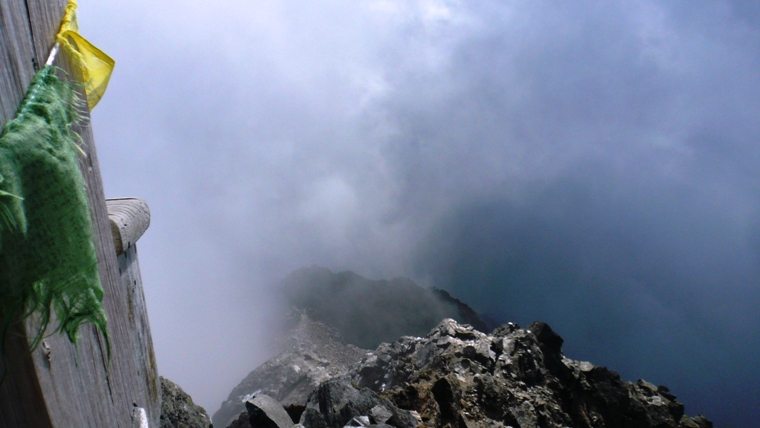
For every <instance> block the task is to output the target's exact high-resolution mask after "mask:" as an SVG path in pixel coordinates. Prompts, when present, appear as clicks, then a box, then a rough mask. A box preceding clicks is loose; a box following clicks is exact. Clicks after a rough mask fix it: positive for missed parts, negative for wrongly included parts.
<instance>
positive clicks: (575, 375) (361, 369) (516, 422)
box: [304, 319, 712, 428]
mask: <svg viewBox="0 0 760 428" xmlns="http://www.w3.org/2000/svg"><path fill="white" fill-rule="evenodd" d="M562 343H563V340H562V338H561V337H560V336H559V335H557V334H556V333H555V332H554V331H552V329H551V328H550V327H549V326H548V325H546V324H544V323H534V324H532V325H531V326H529V327H528V328H527V329H524V330H523V329H520V328H519V327H518V326H517V325H515V324H507V325H504V326H502V327H499V328H497V329H496V330H494V331H493V332H492V333H491V334H490V335H487V334H484V333H481V332H479V331H477V330H476V329H474V328H472V327H470V326H468V325H460V324H458V323H457V322H456V321H454V320H451V319H446V320H444V321H443V322H441V323H440V324H439V325H438V326H437V327H436V328H435V329H433V330H432V331H431V332H430V333H429V334H428V335H427V336H426V337H424V338H420V337H410V336H406V337H402V338H401V339H400V340H399V341H397V342H394V343H390V344H388V343H384V344H382V345H380V347H378V348H377V350H375V351H373V352H371V353H370V354H368V355H367V356H366V357H364V358H363V359H362V361H361V362H360V363H359V364H358V365H357V366H356V367H354V368H353V369H352V370H351V371H350V372H348V373H347V374H346V376H347V377H348V378H350V379H351V382H352V384H353V385H355V386H356V387H358V388H368V389H370V390H372V391H375V392H377V393H379V394H381V395H382V396H385V397H387V398H389V399H390V401H391V402H393V403H394V404H395V405H396V406H398V407H399V408H402V409H407V410H414V411H416V412H418V414H419V416H420V422H421V424H420V426H423V427H452V428H453V427H457V428H474V427H514V428H517V427H519V428H539V427H541V428H555V427H556V428H563V427H575V428H584V427H588V428H596V427H624V428H628V427H630V428H634V427H635V428H649V427H651V428H679V427H680V428H686V427H689V428H693V427H700V428H707V427H712V423H711V422H710V421H709V420H707V419H705V418H703V417H696V418H689V417H686V416H684V406H683V404H681V403H679V402H678V401H676V396H675V395H673V394H672V393H670V391H669V390H668V389H667V388H666V387H664V386H659V387H658V386H655V385H653V384H651V383H649V382H646V381H644V380H639V381H637V382H636V383H630V382H624V381H623V380H621V379H620V376H619V375H618V374H617V373H615V372H613V371H610V370H608V369H606V368H604V367H596V366H594V365H592V364H591V363H588V362H580V361H575V360H571V359H569V358H566V357H565V356H564V355H563V354H562ZM320 388H321V387H320ZM307 406H312V403H311V402H310V403H309V404H308V405H307ZM312 407H313V406H312ZM304 425H306V424H304ZM315 426H316V425H315ZM328 426H330V425H328ZM332 426H338V425H332Z"/></svg>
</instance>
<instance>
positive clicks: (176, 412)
mask: <svg viewBox="0 0 760 428" xmlns="http://www.w3.org/2000/svg"><path fill="white" fill-rule="evenodd" d="M160 380H161V419H160V420H161V428H209V427H211V426H212V425H211V418H209V417H208V414H207V413H206V410H204V409H203V407H201V406H198V405H196V404H195V403H193V399H192V398H190V396H189V395H187V393H185V391H183V390H182V388H180V387H179V385H177V384H176V383H174V382H172V381H170V380H169V379H166V378H165V377H160Z"/></svg>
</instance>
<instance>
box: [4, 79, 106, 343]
mask: <svg viewBox="0 0 760 428" xmlns="http://www.w3.org/2000/svg"><path fill="white" fill-rule="evenodd" d="M57 70H58V69H57V68H55V67H53V66H46V67H45V68H43V69H42V70H40V71H39V72H38V73H37V74H36V75H35V76H34V79H33V80H32V83H31V85H30V87H29V90H28V92H27V94H26V96H25V98H24V101H23V102H22V104H21V107H20V108H19V111H18V113H17V114H16V117H15V119H13V120H12V121H10V122H9V123H8V124H7V125H5V127H4V129H3V131H2V134H0V315H1V316H2V322H3V325H2V328H3V331H2V337H1V338H0V339H2V342H0V346H2V345H3V344H4V340H5V336H6V333H7V332H8V329H9V327H10V326H12V325H13V324H15V323H18V322H21V321H23V319H25V318H26V317H28V316H30V315H32V314H37V315H38V317H39V320H40V327H39V331H37V332H30V333H31V334H33V335H34V338H33V340H32V343H31V344H30V346H31V348H32V349H34V348H36V347H37V345H39V343H40V341H41V340H42V339H43V337H44V334H45V330H46V328H47V326H48V324H49V323H50V322H51V320H52V314H53V313H54V314H55V319H56V321H57V326H56V328H55V332H58V333H65V334H66V335H67V336H68V338H69V339H70V340H71V342H72V343H76V339H77V337H78V333H77V332H78V329H79V327H80V326H81V325H82V324H84V323H88V322H91V323H94V324H95V325H96V326H97V327H98V328H99V329H100V331H102V332H103V334H104V335H105V337H106V342H108V336H107V330H106V316H105V312H104V311H103V307H102V303H101V302H102V299H103V287H102V286H101V284H100V277H99V275H98V261H97V255H96V250H95V244H94V243H93V235H92V225H91V221H90V210H89V206H88V200H87V194H86V193H85V188H84V180H83V178H82V174H81V172H80V170H79V165H78V161H77V157H78V154H79V153H82V151H81V149H80V147H79V146H78V145H77V143H78V142H79V141H81V139H80V138H79V136H78V135H77V134H76V133H75V132H74V131H73V130H72V129H71V126H72V124H73V123H74V122H75V121H76V120H77V119H79V118H80V115H79V114H78V112H77V108H78V106H80V105H82V101H81V100H80V98H79V97H78V96H77V94H76V92H75V90H74V88H73V87H72V85H71V84H69V83H68V82H66V81H63V80H61V79H59V78H58V77H57V76H56V71H57ZM109 353H110V352H109Z"/></svg>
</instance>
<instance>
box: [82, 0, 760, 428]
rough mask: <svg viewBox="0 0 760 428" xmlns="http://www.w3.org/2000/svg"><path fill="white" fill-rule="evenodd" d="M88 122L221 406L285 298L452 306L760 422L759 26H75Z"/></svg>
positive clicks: (206, 20)
mask: <svg viewBox="0 0 760 428" xmlns="http://www.w3.org/2000/svg"><path fill="white" fill-rule="evenodd" d="M81 9H82V10H81V12H80V25H81V26H82V29H83V32H84V33H85V34H87V36H88V37H89V38H90V39H91V40H92V41H93V42H94V43H96V44H98V45H99V46H100V47H102V48H103V49H104V50H105V51H107V52H109V53H110V54H111V55H112V56H114V57H115V58H116V59H117V70H116V73H115V75H114V77H113V80H112V83H111V87H110V88H109V92H108V95H107V96H106V97H105V98H104V99H103V101H102V102H101V104H100V105H99V106H98V108H97V109H96V111H95V112H94V115H93V126H94V130H95V135H96V140H97V142H98V149H99V155H100V158H101V168H102V173H103V175H104V180H105V184H106V190H107V193H108V196H111V197H115V196H128V195H136V196H140V197H143V198H144V199H146V200H147V201H148V202H149V204H150V206H151V210H152V213H153V220H152V225H151V229H150V230H149V231H148V233H147V234H146V235H145V237H144V238H143V239H142V240H141V242H140V245H139V249H140V253H141V256H140V261H141V265H142V269H143V278H144V282H145V284H146V294H147V300H148V305H149V310H150V317H151V327H152V331H153V336H154V341H155V347H156V352H157V357H158V364H159V370H160V371H161V372H162V374H163V375H165V376H167V377H169V378H171V379H172V380H174V381H176V382H178V383H179V384H181V385H182V386H183V387H184V388H186V389H187V390H188V392H190V393H191V395H192V396H193V397H194V398H195V399H196V401H197V402H199V403H201V404H202V405H204V406H205V407H207V408H208V409H209V411H211V412H213V411H214V410H216V408H217V406H218V405H219V403H220V402H221V401H222V400H223V399H224V398H225V397H226V395H227V393H228V392H229V390H230V389H231V388H232V387H233V386H234V385H235V384H236V383H237V382H238V381H239V380H240V379H242V377H244V376H245V374H247V372H248V371H250V370H252V369H253V368H254V367H255V365H256V364H258V363H260V362H262V361H263V360H264V359H265V358H266V357H267V355H269V353H270V352H271V349H270V348H269V347H268V343H269V339H270V337H269V335H268V328H269V326H270V324H271V323H270V320H271V319H272V318H273V316H274V314H275V313H276V312H277V308H276V307H275V306H273V305H272V303H271V302H273V301H274V298H273V294H274V289H273V288H274V287H273V284H275V283H276V282H277V280H279V279H280V278H282V277H284V276H285V275H286V274H287V273H288V272H290V271H291V270H293V269H296V268H299V267H302V266H308V265H312V264H319V265H324V266H327V267H329V268H331V269H333V270H341V269H351V270H354V271H356V272H358V273H359V274H361V275H364V276H368V277H372V278H392V277H396V276H399V275H406V276H409V277H412V278H414V279H416V280H418V281H421V282H422V283H424V284H426V285H436V286H438V287H443V288H446V289H447V290H449V291H451V292H452V293H453V295H455V296H456V297H459V298H461V299H462V300H464V301H465V302H467V303H468V304H470V305H471V306H473V307H475V308H476V309H478V310H480V311H483V312H487V313H489V314H491V315H492V316H494V317H496V318H497V319H499V320H500V321H517V322H521V323H523V324H527V323H529V322H531V321H533V320H545V321H547V322H549V323H551V324H552V326H553V327H554V328H555V330H557V331H558V332H559V333H560V334H562V335H563V336H564V337H565V338H566V347H567V348H566V349H565V351H566V353H567V354H568V355H569V356H571V357H573V358H584V359H588V360H590V361H592V362H594V363H598V364H606V365H609V366H610V367H611V368H613V369H616V370H620V371H621V374H622V375H623V376H624V377H625V378H629V379H631V378H633V377H643V378H646V379H648V380H651V381H653V382H655V383H659V384H665V385H667V386H669V387H671V389H672V390H673V391H674V392H675V393H676V394H677V395H679V398H680V399H682V400H683V401H684V402H685V403H686V404H687V412H689V413H695V412H702V413H705V414H706V415H707V416H709V417H711V418H713V419H714V420H715V421H716V422H718V425H722V426H744V425H746V423H747V422H746V421H749V420H752V419H751V418H757V417H758V416H760V414H759V413H758V410H757V409H756V408H755V407H756V406H754V403H757V401H758V399H760V388H758V387H757V385H758V384H760V383H759V382H758V381H760V370H759V369H758V368H757V367H756V364H754V363H753V361H754V360H755V358H754V355H756V354H757V351H759V350H760V343H758V330H759V327H760V317H758V315H757V311H756V310H755V308H756V307H757V305H758V303H760V292H759V291H758V290H760V288H759V287H758V282H760V270H759V267H760V266H758V261H759V260H760V258H759V256H760V233H758V231H759V230H760V229H759V226H760V211H759V209H760V188H758V183H760V180H758V179H760V177H758V175H760V174H758V171H759V170H758V168H757V164H758V160H759V159H760V149H759V147H760V146H759V145H758V142H759V141H760V128H759V127H758V126H757V124H758V123H759V121H758V112H760V105H759V104H760V72H758V70H760V67H759V66H760V32H759V31H760V24H759V22H760V7H757V6H752V5H751V4H749V3H748V2H738V1H736V2H729V1H723V2H713V3H710V4H709V5H694V4H692V3H689V2H684V1H681V2H659V1H645V2H638V3H636V4H601V5H600V4H598V3H597V2H590V1H589V2H574V3H572V4H568V3H565V2H558V1H538V2H530V3H524V2H513V1H495V0H487V1H482V2H474V3H470V2H461V1H453V0H452V1H446V0H415V1H412V0H408V1H404V0H383V1H361V2H327V1H315V2H308V3H303V2H288V1H285V2H281V1H280V2H275V1H260V2H243V1H234V0H229V1H218V2H213V3H209V2H200V1H189V2H171V1H166V2H147V1H135V2H130V3H129V4H111V3H107V4H94V3H93V4H91V5H83V6H82V8H81Z"/></svg>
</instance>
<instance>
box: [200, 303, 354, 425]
mask: <svg viewBox="0 0 760 428" xmlns="http://www.w3.org/2000/svg"><path fill="white" fill-rule="evenodd" d="M299 318H300V321H299V323H298V325H297V326H296V328H295V329H294V330H293V331H292V332H291V338H290V340H289V343H287V344H286V348H285V350H284V351H282V352H281V353H280V354H279V355H277V356H276V357H274V358H272V359H270V360H269V361H267V362H266V363H264V364H262V365H261V366H259V367H258V368H256V370H254V371H252V372H251V373H250V374H248V376H246V378H245V379H243V381H242V382H240V384H238V386H236V387H235V389H233V390H232V392H231V393H230V395H229V397H228V398H227V400H226V401H225V402H223V403H222V407H221V408H220V409H219V410H218V411H217V412H216V413H214V416H213V421H214V426H217V427H227V426H228V425H230V424H231V423H232V422H233V421H235V420H236V419H237V418H238V417H239V415H240V413H241V412H243V411H244V410H245V402H246V401H248V400H249V399H251V398H252V397H253V396H254V394H266V395H268V396H270V397H272V398H273V399H275V400H277V401H278V402H279V403H280V404H282V405H284V406H289V408H290V409H291V411H292V412H295V413H294V414H296V413H297V412H298V411H299V406H301V407H300V410H301V411H302V410H303V406H305V405H306V401H307V399H308V398H309V395H310V394H311V393H312V391H314V389H316V388H317V386H319V384H320V383H321V382H323V381H326V380H328V379H330V378H333V377H336V376H339V375H341V374H343V373H346V372H347V371H348V370H349V368H350V367H351V366H352V365H354V364H356V363H357V362H358V361H359V360H360V359H361V358H362V357H363V356H364V355H366V354H367V353H368V352H369V351H367V350H363V349H359V348H357V347H355V346H351V345H344V344H343V343H341V342H340V337H339V336H338V334H337V332H336V331H335V330H334V329H331V328H329V327H327V326H325V325H324V324H321V323H318V322H314V321H311V320H310V319H309V318H308V317H306V316H299ZM296 416H300V413H298V414H296ZM295 419H296V420H297V419H298V418H295Z"/></svg>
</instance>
